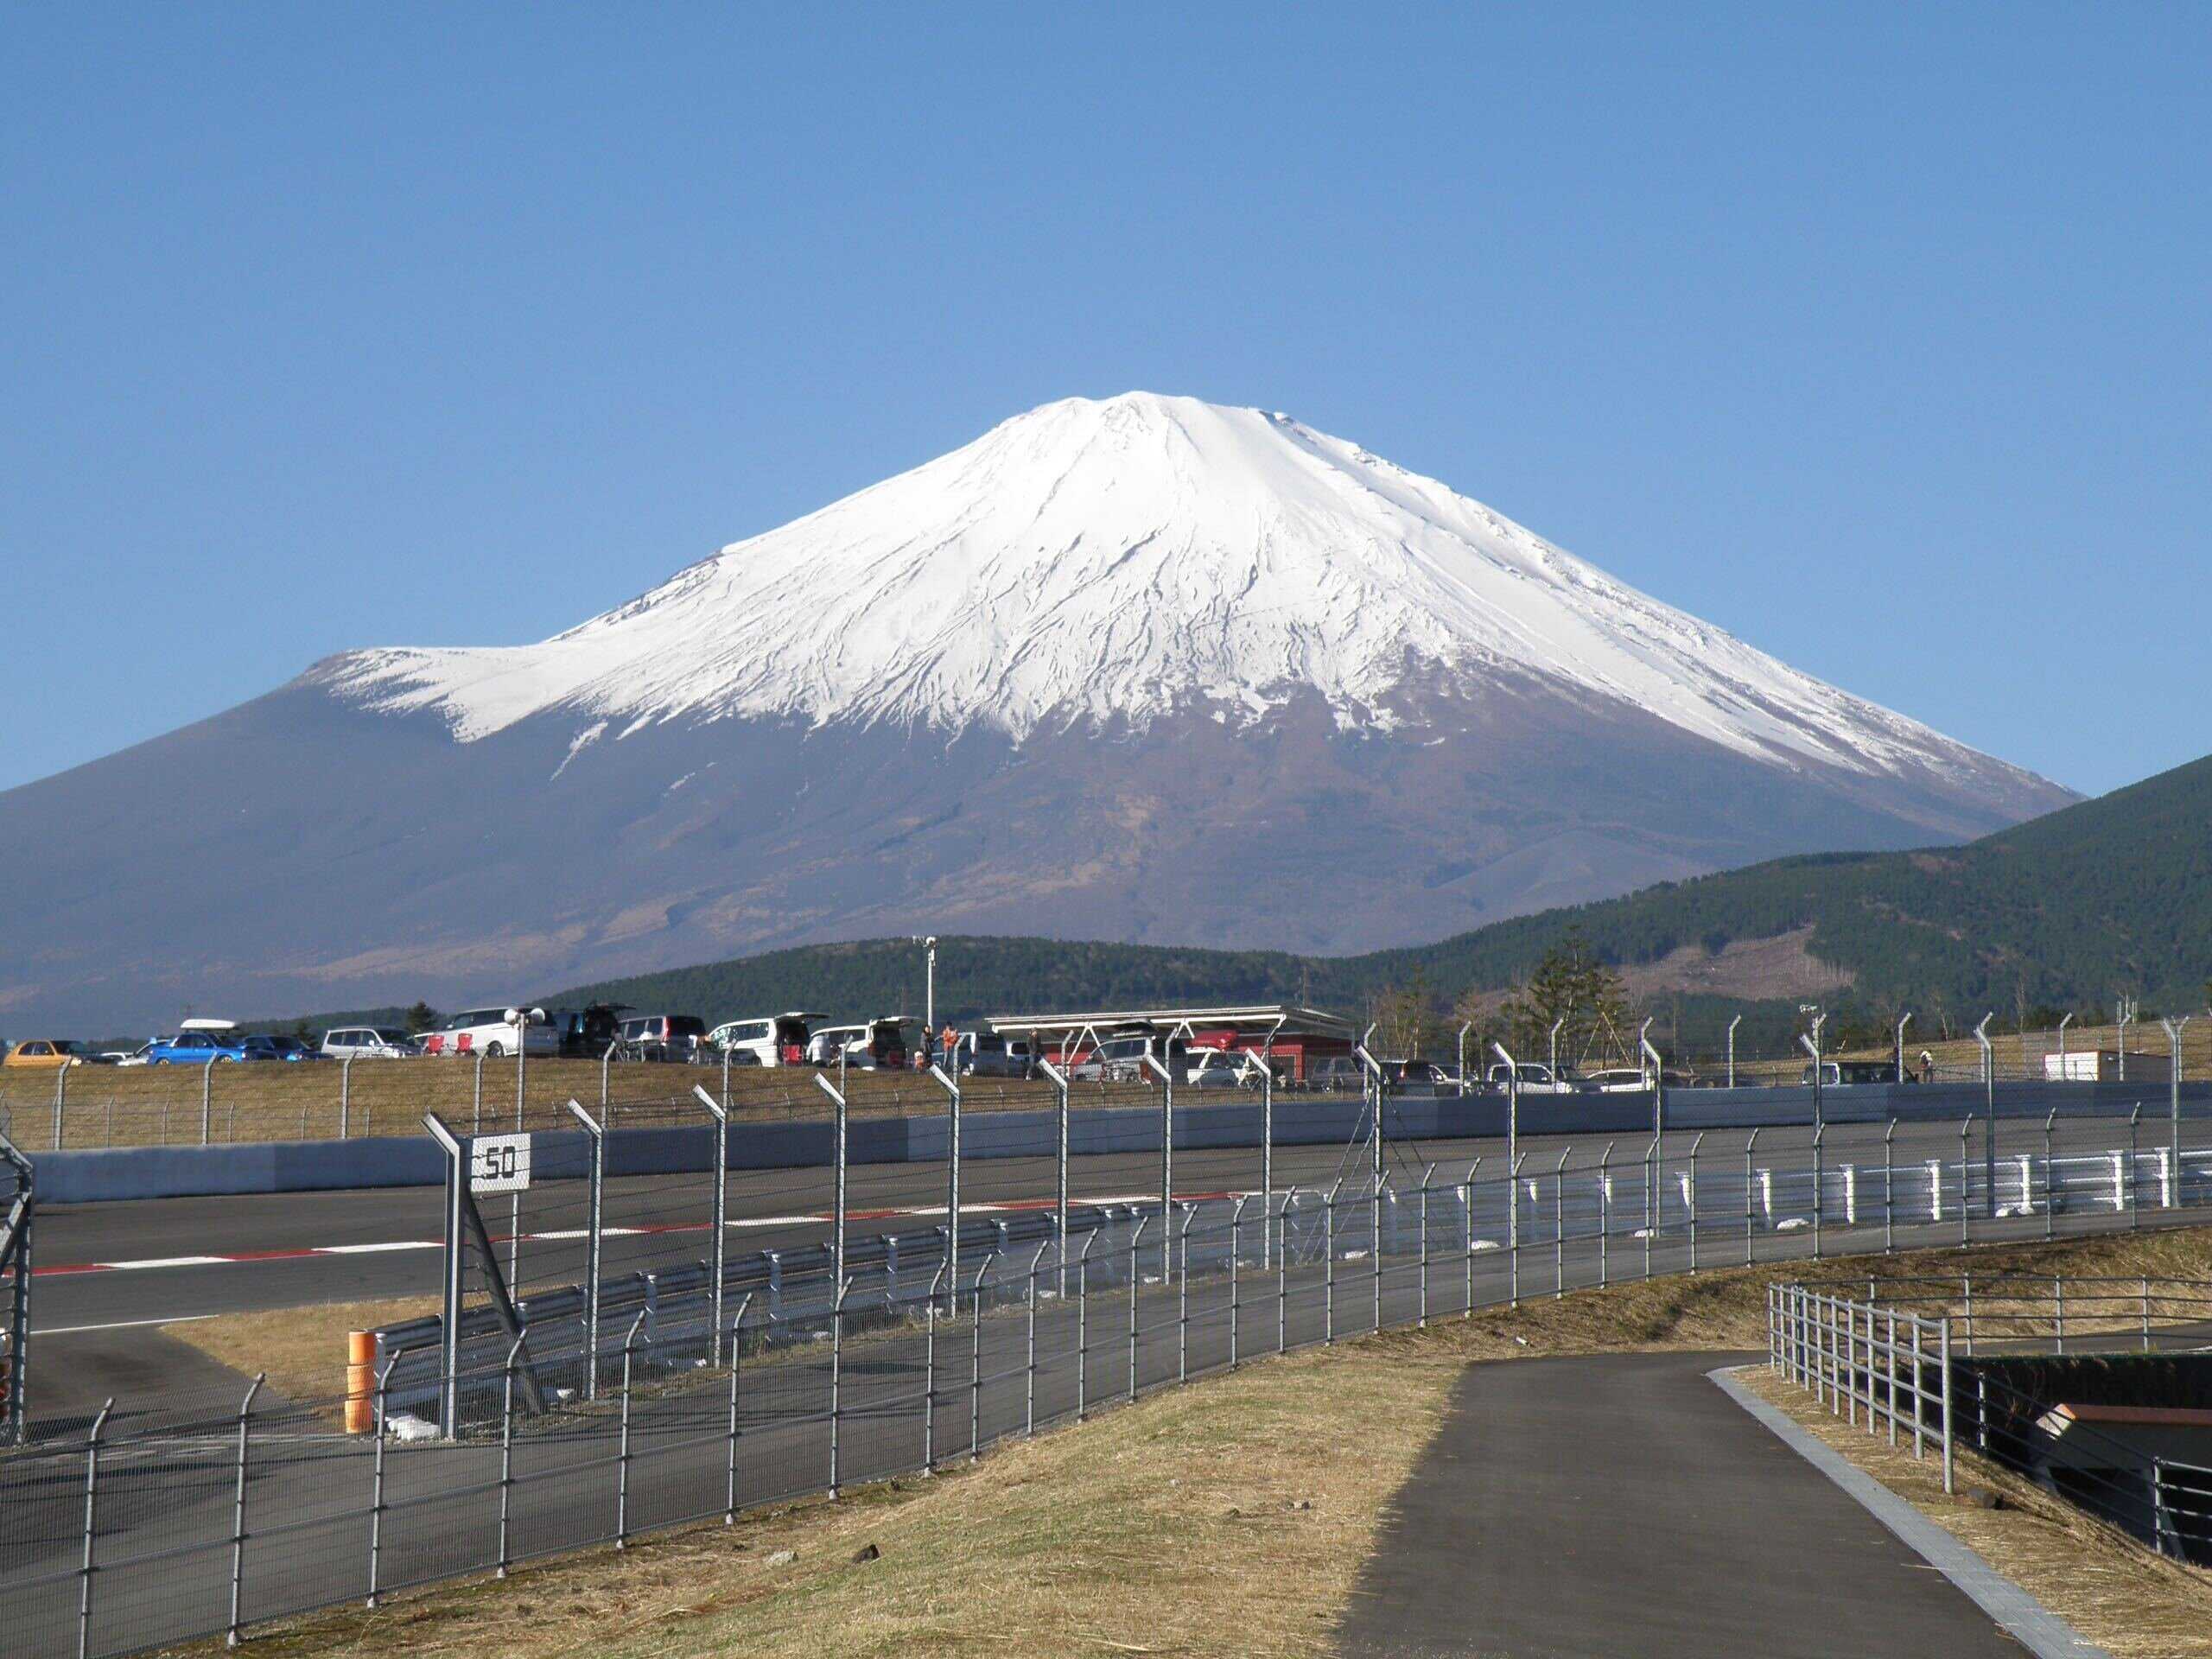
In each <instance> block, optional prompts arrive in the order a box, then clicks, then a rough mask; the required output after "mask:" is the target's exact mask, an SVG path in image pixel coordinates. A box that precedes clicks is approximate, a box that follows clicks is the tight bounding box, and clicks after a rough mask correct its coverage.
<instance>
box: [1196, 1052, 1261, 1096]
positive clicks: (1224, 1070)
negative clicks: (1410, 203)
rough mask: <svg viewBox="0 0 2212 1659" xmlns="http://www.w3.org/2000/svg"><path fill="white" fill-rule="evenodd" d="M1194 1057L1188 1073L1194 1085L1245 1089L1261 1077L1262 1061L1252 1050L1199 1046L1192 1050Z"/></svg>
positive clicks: (1204, 1087)
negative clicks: (1257, 1058) (1256, 1058)
mask: <svg viewBox="0 0 2212 1659" xmlns="http://www.w3.org/2000/svg"><path fill="white" fill-rule="evenodd" d="M1191 1061H1192V1065H1191V1070H1190V1073H1189V1077H1190V1084H1191V1086H1192V1088H1193V1089H1242V1088H1244V1087H1246V1086H1247V1085H1248V1084H1249V1085H1256V1084H1258V1082H1259V1080H1260V1077H1259V1073H1260V1063H1259V1062H1258V1061H1257V1060H1255V1059H1254V1058H1252V1057H1251V1056H1250V1055H1249V1054H1244V1053H1232V1052H1230V1051H1229V1050H1228V1049H1225V1048H1198V1049H1193V1050H1192V1051H1191Z"/></svg>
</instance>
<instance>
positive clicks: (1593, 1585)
mask: <svg viewBox="0 0 2212 1659" xmlns="http://www.w3.org/2000/svg"><path fill="white" fill-rule="evenodd" d="M1752 1357H1753V1356H1751V1355H1734V1356H1731V1355H1725V1354H1710V1353H1707V1354H1696V1353H1685V1354H1613V1355H1601V1356H1594V1357H1573V1358H1561V1359H1532V1360H1516V1361H1509V1362H1505V1363H1489V1364H1478V1365H1471V1366H1469V1367H1468V1368H1467V1370H1466V1371H1465V1373H1464V1374H1463V1375H1462V1376H1461V1377H1460V1379H1459V1383H1458V1384H1457V1385H1456V1386H1455V1388H1454V1390H1453V1394H1452V1404H1451V1407H1450V1410H1449V1413H1448V1414H1447V1416H1446V1421H1445V1423H1444V1426H1443V1427H1442V1429H1441V1430H1440V1432H1439V1433H1438V1435H1437V1438H1436V1440H1435V1442H1434V1444H1433V1446H1431V1447H1430V1448H1429V1451H1428V1452H1427V1455H1426V1456H1425V1457H1424V1459H1423V1460H1422V1461H1421V1464H1420V1465H1419V1466H1418V1467H1417V1468H1416V1469H1415V1471H1414V1474H1413V1476H1412V1478H1410V1479H1409V1480H1408V1482H1407V1484H1406V1485H1405V1486H1404V1488H1403V1489H1402V1491H1400V1492H1399V1493H1398V1495H1397V1497H1395V1499H1394V1500H1393V1502H1392V1504H1391V1506H1390V1509H1389V1511H1388V1512H1387V1514H1386V1516H1385V1519H1384V1524H1383V1531H1382V1535H1381V1536H1380V1538H1379V1539H1378V1541H1377V1543H1376V1548H1375V1550H1374V1553H1373V1554H1372V1555H1371V1556H1370V1559H1369V1560H1368V1562H1367V1564H1366V1566H1365V1567H1364V1568H1363V1572H1362V1574H1361V1578H1360V1581H1359V1584H1358V1586H1357V1590H1356V1591H1355V1592H1354V1597H1353V1601H1352V1605H1351V1610H1350V1611H1349V1612H1348V1614H1347V1616H1346V1618H1345V1620H1344V1624H1343V1626H1342V1627H1341V1629H1340V1630H1339V1632H1338V1643H1337V1652H1338V1655H1339V1656H1341V1659H1374V1656H1381V1655H1386V1654H1387V1655H1391V1656H1395V1659H1445V1656H1475V1655H1480V1656H1484V1659H1508V1656H1510V1659H1584V1656H1592V1659H1594V1656H1606V1659H1617V1656H1623V1655H1676V1654H1700V1655H1713V1656H1718V1659H1738V1656H1740V1659H1753V1656H1758V1659H1907V1656H1913V1659H1917V1656H1922V1655H1926V1654H1935V1653H1940V1654H1942V1655H1944V1656H1946V1659H1984V1656H1986V1659H2019V1656H2020V1655H2021V1653H2022V1652H2023V1651H2024V1649H2022V1648H2021V1647H2020V1646H2019V1644H2018V1643H2016V1642H2014V1641H2013V1640H2012V1637H2009V1636H2007V1635H2006V1634H2005V1632H2004V1631H2003V1630H2000V1629H1999V1627H1998V1626H1997V1625H1996V1624H1994V1623H1993V1622H1992V1620H1991V1619H1990V1618H1989V1616H1988V1615H1987V1614H1986V1613H1985V1612H1983V1611H1981V1610H1980V1608H1979V1607H1977V1606H1976V1605H1974V1603H1973V1602H1972V1601H1971V1600H1969V1599H1967V1596H1966V1595H1965V1594H1964V1593H1963V1592H1961V1591H1960V1590H1959V1589H1957V1588H1956V1587H1955V1586H1953V1585H1952V1584H1951V1583H1950V1581H1949V1580H1947V1579H1945V1578H1944V1577H1943V1576H1942V1574H1941V1573H1938V1572H1936V1570H1935V1569H1933V1568H1932V1567H1929V1565H1928V1564H1927V1563H1926V1562H1925V1561H1923V1560H1921V1559H1920V1557H1919V1556H1918V1555H1916V1554H1915V1553H1914V1552H1913V1551H1912V1550H1911V1549H1910V1548H1908V1547H1907V1546H1906V1545H1905V1544H1904V1542H1903V1541H1900V1540H1899V1539H1898V1538H1897V1536H1896V1535H1894V1534H1893V1533H1891V1532H1890V1531H1889V1530H1888V1529H1886V1528H1885V1527H1884V1526H1883V1525H1882V1524H1881V1523H1880V1522H1878V1521H1877V1520H1875V1518H1874V1517H1873V1516H1871V1515H1869V1514H1868V1513H1867V1512H1866V1510H1864V1509H1862V1508H1860V1507H1859V1504H1858V1503H1856V1502H1854V1501H1853V1499H1852V1498H1851V1497H1849V1496H1847V1494H1846V1493H1845V1492H1844V1491H1841V1490H1840V1488H1839V1487H1837V1486H1836V1485H1834V1484H1833V1483H1831V1482H1830V1481H1829V1480H1828V1479H1827V1477H1826V1476H1824V1475H1822V1474H1821V1473H1820V1472H1819V1471H1817V1470H1815V1468H1814V1467H1813V1466H1812V1465H1809V1464H1808V1463H1806V1462H1805V1461H1804V1460H1803V1459H1801V1458H1800V1457H1799V1456H1798V1455H1797V1453H1796V1452H1794V1451H1792V1450H1791V1449H1790V1448H1789V1447H1788V1446H1785V1445H1784V1444H1783V1442H1782V1441H1781V1440H1777V1438H1775V1436H1774V1435H1773V1434H1771V1433H1769V1432H1768V1431H1767V1430H1766V1428H1764V1427H1763V1426H1761V1425H1760V1424H1759V1423H1758V1421H1756V1420H1755V1419H1753V1418H1752V1417H1751V1416H1749V1415H1748V1414H1745V1412H1744V1410H1743V1409H1742V1408H1739V1407H1738V1406H1737V1405H1736V1404H1735V1403H1734V1402H1732V1401H1731V1400H1730V1399H1729V1398H1728V1397H1727V1396H1726V1395H1724V1394H1723V1393H1721V1391H1720V1390H1719V1389H1718V1388H1716V1387H1715V1386H1714V1385H1713V1383H1712V1382H1711V1381H1710V1380H1709V1379H1708V1378H1707V1375H1706V1373H1707V1372H1708V1371H1710V1370H1713V1368H1714V1367H1715V1366H1718V1365H1722V1364H1726V1363H1731V1362H1732V1361H1733V1362H1736V1363H1742V1362H1744V1361H1746V1360H1749V1359H1751V1358H1752Z"/></svg>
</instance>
